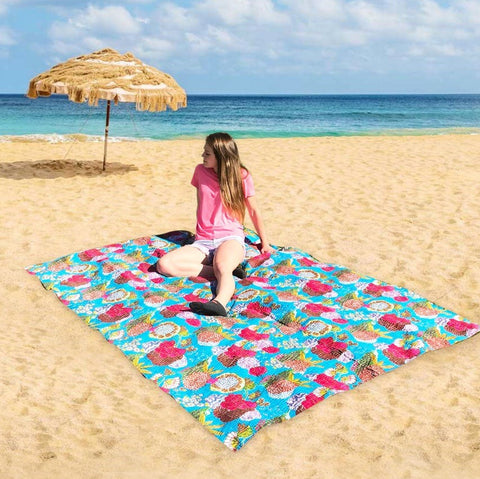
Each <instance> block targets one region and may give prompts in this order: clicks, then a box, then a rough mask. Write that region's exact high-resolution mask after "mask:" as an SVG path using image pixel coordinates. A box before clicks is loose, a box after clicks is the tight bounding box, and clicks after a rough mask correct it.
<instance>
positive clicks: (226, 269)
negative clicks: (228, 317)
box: [213, 240, 245, 307]
mask: <svg viewBox="0 0 480 479" xmlns="http://www.w3.org/2000/svg"><path fill="white" fill-rule="evenodd" d="M244 255H245V250H244V248H243V246H242V245H241V244H240V243H239V242H238V241H236V240H228V241H225V242H224V243H222V244H221V245H220V246H219V247H218V249H217V251H216V252H215V257H214V258H213V272H214V274H215V277H216V278H217V295H216V297H215V300H216V301H218V302H219V303H221V304H222V305H223V307H226V305H227V303H228V302H229V301H230V299H231V297H232V296H233V293H234V292H235V280H234V279H233V275H232V271H233V270H234V269H235V268H236V267H237V266H238V265H239V264H240V263H241V262H242V261H243V258H244Z"/></svg>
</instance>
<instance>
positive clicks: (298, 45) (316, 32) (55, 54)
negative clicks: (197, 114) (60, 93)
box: [0, 0, 480, 94]
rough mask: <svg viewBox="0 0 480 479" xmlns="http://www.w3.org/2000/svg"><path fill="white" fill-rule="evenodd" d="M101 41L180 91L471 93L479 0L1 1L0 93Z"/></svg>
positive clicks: (477, 79)
mask: <svg viewBox="0 0 480 479" xmlns="http://www.w3.org/2000/svg"><path fill="white" fill-rule="evenodd" d="M107 47H109V48H114V49H116V50H118V51H120V52H122V53H125V52H127V51H128V52H131V53H133V54H134V55H135V56H137V57H138V58H140V59H141V60H142V61H144V62H145V63H148V64H150V65H152V66H154V67H156V68H158V69H160V70H162V71H165V72H167V73H169V74H171V75H172V76H173V77H174V78H175V79H176V80H177V82H178V83H179V84H180V85H181V86H182V87H183V88H185V90H186V91H187V94H368V93H379V94H386V93H406V94H407V93H480V0H458V1H454V0H450V1H448V0H376V1H374V0H176V1H158V0H157V1H150V0H137V1H133V0H122V1H119V0H112V1H102V0H98V1H92V2H81V1H76V0H61V1H56V2H55V1H49V0H0V93H24V92H26V91H27V89H28V82H29V80H30V78H32V77H34V76H35V75H37V74H39V73H41V72H43V71H45V70H47V69H49V68H50V67H52V66H53V65H55V64H57V63H59V62H62V61H65V60H67V59H69V58H72V57H75V56H78V55H82V54H86V53H90V52H92V51H95V50H100V49H103V48H107Z"/></svg>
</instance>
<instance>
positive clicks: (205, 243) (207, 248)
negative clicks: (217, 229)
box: [190, 235, 245, 259]
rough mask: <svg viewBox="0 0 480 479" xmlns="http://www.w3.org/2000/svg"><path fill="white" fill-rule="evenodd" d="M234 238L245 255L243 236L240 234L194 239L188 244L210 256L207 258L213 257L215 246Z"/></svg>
mask: <svg viewBox="0 0 480 479" xmlns="http://www.w3.org/2000/svg"><path fill="white" fill-rule="evenodd" d="M228 240H235V241H238V242H239V243H240V244H241V245H242V247H243V254H244V256H245V238H243V237H242V236H237V235H233V236H225V237H224V238H217V239H213V240H195V241H194V242H193V243H192V244H191V245H190V246H193V247H194V248H197V249H199V250H200V251H201V252H202V253H205V254H206V255H207V256H210V258H209V259H213V255H214V254H215V251H217V248H218V247H219V246H220V245H221V244H222V243H225V241H228Z"/></svg>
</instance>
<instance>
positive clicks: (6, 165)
mask: <svg viewBox="0 0 480 479" xmlns="http://www.w3.org/2000/svg"><path fill="white" fill-rule="evenodd" d="M132 171H138V168H137V167H136V166H135V165H127V164H124V163H117V162H112V163H107V165H106V170H105V171H102V162H101V161H83V160H35V161H12V162H2V163H0V177H3V178H9V179H12V180H28V179H32V178H44V179H54V178H72V177H74V176H91V177H96V176H100V175H101V176H110V175H124V174H127V173H130V172H132Z"/></svg>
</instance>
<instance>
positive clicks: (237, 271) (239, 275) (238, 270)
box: [232, 264, 247, 279]
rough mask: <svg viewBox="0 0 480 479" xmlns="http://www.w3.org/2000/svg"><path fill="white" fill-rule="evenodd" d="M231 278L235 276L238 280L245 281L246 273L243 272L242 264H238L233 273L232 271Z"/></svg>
mask: <svg viewBox="0 0 480 479" xmlns="http://www.w3.org/2000/svg"><path fill="white" fill-rule="evenodd" d="M232 274H233V276H236V277H237V278H240V279H245V278H246V277H247V272H246V271H245V268H244V267H243V265H242V264H239V265H238V266H237V267H236V268H235V269H234V270H233V271H232Z"/></svg>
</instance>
